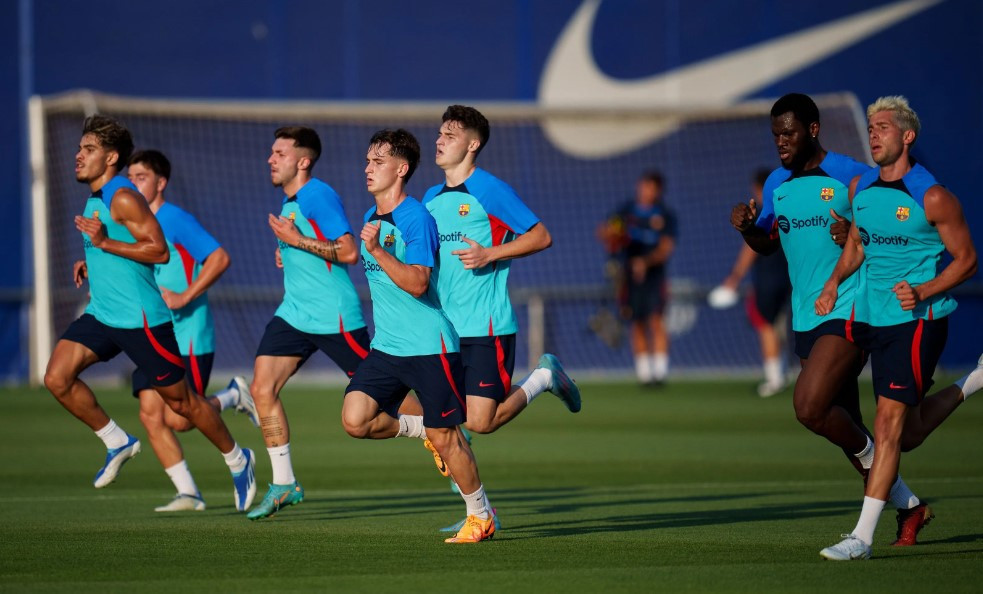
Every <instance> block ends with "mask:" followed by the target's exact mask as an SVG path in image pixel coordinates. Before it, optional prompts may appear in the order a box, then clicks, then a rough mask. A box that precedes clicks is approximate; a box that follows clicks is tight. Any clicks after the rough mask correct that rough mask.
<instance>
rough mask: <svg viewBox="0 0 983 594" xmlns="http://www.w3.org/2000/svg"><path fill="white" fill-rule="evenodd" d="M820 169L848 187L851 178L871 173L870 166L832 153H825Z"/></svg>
mask: <svg viewBox="0 0 983 594" xmlns="http://www.w3.org/2000/svg"><path fill="white" fill-rule="evenodd" d="M822 168H823V171H825V172H826V174H827V175H829V176H830V177H832V178H833V179H836V180H838V181H840V182H841V183H842V184H843V185H845V186H849V185H850V182H851V181H852V180H853V178H855V177H857V176H858V175H863V174H865V173H867V172H869V171H871V166H870V165H867V164H866V163H861V162H860V161H857V160H856V159H854V158H853V157H848V156H847V155H844V154H841V153H837V152H834V151H829V152H827V153H826V158H825V159H823V164H822Z"/></svg>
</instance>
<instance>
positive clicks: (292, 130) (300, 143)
mask: <svg viewBox="0 0 983 594" xmlns="http://www.w3.org/2000/svg"><path fill="white" fill-rule="evenodd" d="M273 137H274V138H289V139H290V140H293V141H294V143H295V144H296V145H297V147H298V148H303V149H307V150H309V151H311V152H312V153H314V154H313V155H312V156H311V167H313V166H314V164H315V163H317V160H318V158H320V156H321V137H320V136H318V135H317V132H315V131H314V130H313V129H312V128H307V127H305V126H283V127H282V128H277V129H276V132H274V133H273Z"/></svg>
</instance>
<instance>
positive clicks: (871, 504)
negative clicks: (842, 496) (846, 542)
mask: <svg viewBox="0 0 983 594" xmlns="http://www.w3.org/2000/svg"><path fill="white" fill-rule="evenodd" d="M885 503H887V502H886V501H881V500H880V499H874V498H873V497H864V506H863V509H861V510H860V521H859V522H857V527H856V528H854V529H853V535H854V536H856V537H857V538H859V539H860V540H862V541H864V542H865V543H867V545H868V546H869V545H872V544H874V529H875V528H877V520H879V519H880V517H881V512H882V511H884V504H885Z"/></svg>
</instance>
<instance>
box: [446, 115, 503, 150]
mask: <svg viewBox="0 0 983 594" xmlns="http://www.w3.org/2000/svg"><path fill="white" fill-rule="evenodd" d="M440 121H441V122H457V123H459V124H461V127H462V128H464V129H465V130H474V131H475V132H477V133H478V140H479V141H481V144H480V145H478V150H477V151H475V156H477V155H478V153H480V152H481V149H483V148H485V145H486V144H488V137H489V136H490V135H491V127H490V126H489V125H488V118H486V117H485V116H483V115H481V112H480V111H478V110H477V109H475V108H473V107H468V106H467V105H449V106H448V107H447V110H446V111H444V115H443V117H442V118H441V120H440Z"/></svg>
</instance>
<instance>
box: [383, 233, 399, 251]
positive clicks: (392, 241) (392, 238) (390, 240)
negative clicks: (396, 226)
mask: <svg viewBox="0 0 983 594" xmlns="http://www.w3.org/2000/svg"><path fill="white" fill-rule="evenodd" d="M382 245H383V246H385V247H386V248H391V247H392V246H394V245H396V235H395V234H393V233H388V234H386V239H384V240H383V242H382Z"/></svg>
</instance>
